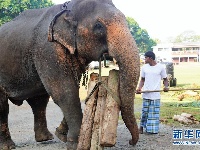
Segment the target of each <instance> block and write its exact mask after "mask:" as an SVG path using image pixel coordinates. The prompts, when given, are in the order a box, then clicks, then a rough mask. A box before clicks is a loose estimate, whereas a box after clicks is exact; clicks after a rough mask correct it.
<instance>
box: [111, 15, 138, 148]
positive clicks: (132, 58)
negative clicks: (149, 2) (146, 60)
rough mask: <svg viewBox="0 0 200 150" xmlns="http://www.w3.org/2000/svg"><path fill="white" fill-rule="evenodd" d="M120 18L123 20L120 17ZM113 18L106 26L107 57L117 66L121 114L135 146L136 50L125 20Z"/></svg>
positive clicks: (136, 131) (136, 129) (136, 139)
mask: <svg viewBox="0 0 200 150" xmlns="http://www.w3.org/2000/svg"><path fill="white" fill-rule="evenodd" d="M122 18H125V17H124V16H122ZM122 18H120V17H119V15H118V16H117V17H115V18H114V19H115V21H112V22H111V23H109V24H107V40H108V49H109V55H111V56H112V57H114V58H115V59H116V60H117V62H118V65H119V78H120V87H119V88H120V91H119V92H120V99H121V114H122V118H123V120H124V123H125V124H126V126H127V128H128V129H129V131H130V133H131V135H132V140H130V142H129V143H130V144H131V145H135V144H136V143H137V141H138V139H139V132H138V127H137V123H136V119H135V116H134V98H135V90H136V86H137V83H138V79H139V74H140V61H139V54H138V48H137V46H136V43H135V41H134V39H133V37H132V35H131V33H130V31H129V29H128V26H127V23H126V20H125V19H123V20H124V21H123V22H122V23H121V20H122Z"/></svg>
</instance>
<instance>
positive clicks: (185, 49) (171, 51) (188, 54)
mask: <svg viewBox="0 0 200 150" xmlns="http://www.w3.org/2000/svg"><path fill="white" fill-rule="evenodd" d="M153 52H154V53H155V54H156V58H157V61H164V62H173V63H180V62H200V43H168V44H158V45H156V46H153Z"/></svg>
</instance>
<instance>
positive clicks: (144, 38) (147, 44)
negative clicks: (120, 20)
mask: <svg viewBox="0 0 200 150" xmlns="http://www.w3.org/2000/svg"><path fill="white" fill-rule="evenodd" d="M126 19H127V22H128V27H129V29H130V32H131V34H132V36H133V37H134V39H135V42H136V44H137V46H138V48H139V52H140V53H144V52H146V51H149V50H152V46H155V45H156V41H154V40H153V39H151V38H150V37H149V34H148V32H147V31H146V30H145V29H141V28H140V26H139V25H138V23H137V22H136V21H135V20H134V19H133V18H131V17H127V18H126Z"/></svg>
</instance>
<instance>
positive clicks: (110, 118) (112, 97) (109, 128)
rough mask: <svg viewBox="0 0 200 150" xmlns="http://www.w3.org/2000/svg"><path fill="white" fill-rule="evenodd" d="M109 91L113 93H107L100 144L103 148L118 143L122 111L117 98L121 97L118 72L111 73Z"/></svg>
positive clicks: (112, 71)
mask: <svg viewBox="0 0 200 150" xmlns="http://www.w3.org/2000/svg"><path fill="white" fill-rule="evenodd" d="M108 89H111V90H112V91H109V92H107V98H106V107H105V112H104V119H103V125H102V130H101V141H100V144H101V145H102V146H106V147H111V146H114V145H115V143H116V137H117V125H118V119H119V111H120V104H119V103H120V102H119V101H118V99H117V98H116V96H117V97H119V76H118V71H117V70H111V71H110V72H109V77H108ZM117 101H118V102H117Z"/></svg>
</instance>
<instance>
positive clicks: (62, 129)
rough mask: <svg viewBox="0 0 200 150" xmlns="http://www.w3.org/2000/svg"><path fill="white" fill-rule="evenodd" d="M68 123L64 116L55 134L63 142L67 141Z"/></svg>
mask: <svg viewBox="0 0 200 150" xmlns="http://www.w3.org/2000/svg"><path fill="white" fill-rule="evenodd" d="M68 130H69V128H68V125H67V122H66V120H65V118H63V120H62V122H61V123H60V126H59V127H57V128H56V132H55V135H56V136H57V137H58V138H59V139H60V140H61V141H63V142H67V133H68Z"/></svg>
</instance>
